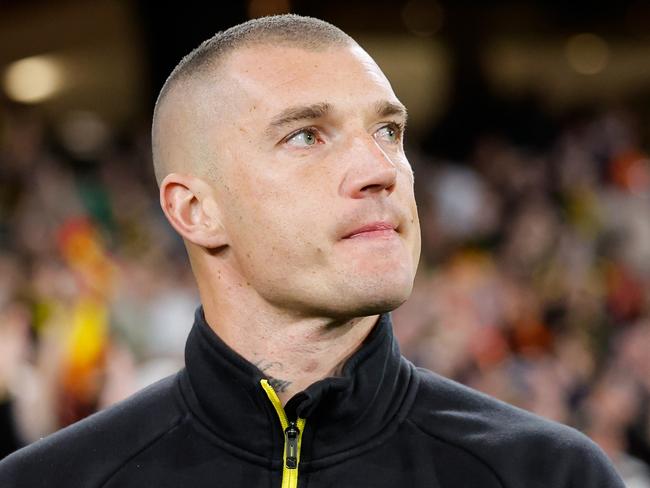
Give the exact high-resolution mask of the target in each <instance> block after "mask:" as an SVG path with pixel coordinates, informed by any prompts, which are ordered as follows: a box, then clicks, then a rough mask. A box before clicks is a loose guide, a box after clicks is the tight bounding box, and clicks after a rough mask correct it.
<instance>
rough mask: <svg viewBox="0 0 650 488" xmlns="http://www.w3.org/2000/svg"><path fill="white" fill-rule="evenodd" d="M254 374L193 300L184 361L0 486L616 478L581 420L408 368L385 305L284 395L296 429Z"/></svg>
mask: <svg viewBox="0 0 650 488" xmlns="http://www.w3.org/2000/svg"><path fill="white" fill-rule="evenodd" d="M263 378H264V375H263V373H262V372H261V371H260V370H259V369H257V368H256V367H255V366H254V365H252V364H251V363H249V362H248V361H246V360H244V359H243V358H242V357H241V356H239V355H238V354H237V353H235V352H234V351H233V350H232V349H230V348H229V347H228V346H226V345H225V344H224V343H223V342H222V341H221V340H220V339H219V338H218V337H217V336H216V335H215V334H214V332H212V330H211V329H210V328H209V326H208V325H207V324H206V322H205V318H204V317H203V312H202V310H201V309H199V310H198V311H197V314H196V320H195V324H194V327H193V329H192V331H191V333H190V336H189V339H188V342H187V346H186V368H185V369H183V370H182V371H180V372H179V373H178V374H176V375H175V376H172V377H169V378H167V379H164V380H162V381H160V382H158V383H156V384H154V385H152V386H150V387H148V388H146V389H145V390H143V391H141V392H139V393H137V394H136V395H134V396H132V397H131V398H129V399H127V400H125V401H123V402H121V403H119V404H117V405H115V406H113V407H111V408H109V409H107V410H105V411H102V412H99V413H97V414H95V415H93V416H91V417H89V418H87V419H85V420H83V421H81V422H78V423H77V424H75V425H72V426H70V427H68V428H66V429H63V430H61V431H59V432H57V433H55V434H53V435H51V436H49V437H47V438H45V439H42V440H40V441H38V442H36V443H34V444H32V445H30V446H28V447H26V448H24V449H22V450H21V451H18V452H17V453H14V454H13V455H11V456H9V457H8V458H6V459H5V460H3V461H2V462H0V486H1V487H2V488H15V487H16V488H17V487H20V488H38V487H61V488H64V487H65V488H82V487H83V488H99V487H103V488H117V487H119V488H129V487H137V488H146V487H152V488H154V487H155V488H164V487H188V488H208V487H209V488H219V487H224V488H225V487H228V488H230V487H242V488H276V487H277V488H280V487H291V486H299V487H310V488H321V487H336V488H352V487H377V488H380V487H391V488H395V487H428V488H438V487H439V488H493V487H494V488H496V487H500V488H506V487H507V488H542V487H543V488H569V487H572V488H623V483H622V481H621V480H620V479H619V477H618V476H617V475H616V473H615V472H614V470H613V468H612V466H611V465H610V463H609V462H608V460H607V459H606V458H605V456H604V454H603V453H602V452H601V451H600V450H599V449H598V448H597V447H596V446H595V445H594V444H593V443H592V442H591V441H590V440H588V439H587V438H586V437H585V436H583V435H582V434H580V433H578V432H577V431H575V430H573V429H571V428H568V427H565V426H562V425H559V424H556V423H552V422H548V421H545V420H542V419H540V418H538V417H536V416H534V415H531V414H529V413H526V412H524V411H522V410H519V409H517V408H514V407H511V406H509V405H507V404H504V403H501V402H499V401H497V400H494V399H492V398H490V397H487V396H484V395H482V394H480V393H477V392H475V391H473V390H471V389H469V388H466V387H464V386H461V385H459V384H457V383H454V382H452V381H449V380H447V379H444V378H442V377H440V376H437V375H435V374H432V373H431V372H429V371H426V370H422V369H417V368H415V367H414V366H413V365H412V364H411V363H409V362H408V361H407V360H406V359H404V358H403V357H402V356H401V355H400V352H399V348H398V346H397V343H396V341H395V339H394V338H393V334H392V329H391V323H390V318H389V316H388V315H384V316H382V317H381V319H380V320H379V321H378V323H377V325H376V326H375V328H374V329H373V331H372V332H371V333H370V335H369V336H368V338H367V339H366V341H365V342H364V344H363V346H362V347H361V348H360V349H359V350H358V351H357V352H356V353H355V354H354V355H353V356H352V357H351V358H350V359H349V360H348V362H347V363H346V365H345V367H344V369H343V374H342V376H341V377H336V378H327V379H325V380H322V381H319V382H317V383H315V384H313V385H311V386H310V387H309V388H307V389H306V390H305V391H303V392H302V393H299V394H297V395H296V396H294V397H293V398H292V399H291V400H290V401H289V402H288V403H287V405H286V414H287V416H288V417H289V418H288V421H292V420H294V419H295V418H296V417H300V418H302V419H306V421H305V422H306V423H305V425H304V428H303V429H302V431H301V432H299V433H298V432H297V431H296V429H295V427H296V426H297V427H303V425H302V421H301V422H300V423H298V424H297V425H296V426H294V425H293V424H291V425H290V430H291V431H290V432H289V436H288V437H291V438H293V437H295V441H294V440H292V439H290V440H289V441H288V442H287V435H286V434H285V432H283V429H282V428H281V424H280V420H279V417H278V412H276V408H275V407H274V405H273V403H272V402H271V401H270V398H271V397H273V396H274V395H273V394H271V395H270V396H269V394H267V392H266V391H265V389H264V388H263V387H262V385H261V380H263ZM276 398H277V397H276ZM298 441H300V442H298ZM286 445H288V447H289V449H294V448H295V449H294V451H292V452H290V453H289V454H288V455H287V449H286ZM298 448H300V449H299V457H298V452H297V449H298ZM294 458H296V459H294ZM296 463H297V464H298V467H297V468H291V467H287V465H290V466H293V465H295V464H296ZM296 474H297V477H296ZM283 476H284V478H285V481H284V483H285V484H283ZM296 479H297V485H296V484H295V482H296Z"/></svg>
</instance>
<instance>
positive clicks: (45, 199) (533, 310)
mask: <svg viewBox="0 0 650 488" xmlns="http://www.w3.org/2000/svg"><path fill="white" fill-rule="evenodd" d="M288 11H291V12H295V13H300V14H305V15H314V16H317V17H320V18H323V19H325V20H328V21H331V22H333V23H334V24H336V25H338V26H340V27H341V28H343V29H344V30H345V31H346V32H348V33H350V34H351V35H352V36H353V37H355V38H356V39H357V40H358V41H359V42H360V43H361V44H362V46H364V47H365V48H366V49H367V50H368V51H369V52H370V54H371V55H373V56H374V57H375V59H376V60H377V61H378V63H379V65H380V66H381V67H382V69H384V71H385V72H386V73H387V75H388V77H389V79H390V80H391V81H392V82H393V85H394V88H395V90H396V92H397V94H398V96H399V97H400V98H401V99H402V101H403V102H404V103H405V104H406V105H407V107H408V109H409V112H410V120H409V130H408V134H407V139H406V144H407V154H408V155H409V158H410V160H411V163H412V165H413V167H414V170H415V174H416V187H417V195H418V199H419V209H420V216H421V223H422V230H423V257H422V262H421V266H420V270H419V273H418V277H417V281H416V286H415V291H414V293H413V296H412V298H411V299H410V300H409V301H408V302H407V303H406V304H405V305H404V306H402V307H401V308H400V309H398V310H397V311H396V312H395V313H394V321H395V329H396V334H397V336H398V338H399V340H400V344H401V347H402V350H403V352H404V354H405V355H406V356H407V357H409V358H410V359H411V360H412V361H413V362H415V363H416V364H418V365H421V366H424V367H427V368H430V369H432V370H434V371H437V372H439V373H441V374H444V375H446V376H449V377H451V378H454V379H457V380H459V381H461V382H463V383H466V384H468V385H470V386H472V387H474V388H477V389H479V390H482V391H485V392H487V393H489V394H491V395H494V396H496V397H498V398H501V399H503V400H506V401H508V402H511V403H513V404H515V405H518V406H521V407H522V408H525V409H528V410H531V411H533V412H536V413H538V414H540V415H543V416H545V417H548V418H551V419H554V420H558V421H560V422H564V423H568V424H570V425H573V426H575V427H577V428H579V429H580V430H582V431H584V432H585V433H587V434H588V435H589V436H591V437H592V439H594V440H595V441H596V442H598V443H599V444H600V445H601V447H602V448H603V449H604V450H605V451H606V452H607V454H608V455H609V456H610V457H611V458H612V460H613V461H614V463H615V464H616V466H617V468H618V469H619V471H620V472H621V473H622V474H623V476H624V477H625V479H626V483H627V485H628V486H629V487H632V488H640V487H650V159H649V156H648V148H649V147H648V143H649V142H650V123H649V122H650V2H642V1H619V2H602V3H599V2H587V1H584V0H579V1H576V2H559V1H545V2H542V1H537V2H535V1H531V0H528V1H505V0H504V1H495V2H469V1H466V0H456V1H451V0H449V1H444V2H434V1H424V0H410V1H403V0H396V1H391V2H386V1H350V0H348V1H338V0H337V1H328V2H307V1H298V0H296V1H289V0H284V1H283V0H273V1H271V0H269V1H260V0H251V1H248V2H243V1H240V2H236V1H234V2H223V4H220V3H219V2H211V3H208V2H199V1H198V0H186V1H183V2H153V1H151V2H146V1H127V0H121V1H120V0H97V1H92V2H89V1H80V0H60V1H37V0H23V1H21V0H10V1H7V0H4V1H0V77H1V78H0V83H1V85H0V103H1V105H0V449H1V452H0V455H4V454H6V453H8V452H10V451H11V450H13V449H15V448H16V447H18V446H20V445H23V444H24V443H27V442H30V441H32V440H34V439H37V438H38V437H41V436H43V435H46V434H48V433H50V432H52V431H54V430H56V429H58V428H60V427H62V426H64V425H67V424H69V423H70V422H73V421H75V420H78V419H80V418H82V417H83V416H86V415H88V414H89V413H91V412H93V411H95V410H97V409H99V408H103V407H105V406H107V405H109V404H111V403H114V402H115V401H118V400H119V399H121V398H123V397H124V396H126V395H128V394H130V393H131V392H133V391H135V390H136V389H138V388H140V387H142V386H144V385H146V384H148V383H150V382H152V381H154V380H155V379H157V378H159V377H161V376H164V375H166V374H169V373H171V372H173V371H175V370H176V369H177V368H178V367H180V365H181V364H182V355H183V345H184V338H185V334H186V333H187V331H188V328H189V326H190V325H191V319H192V315H193V309H194V307H195V306H196V305H197V303H198V299H197V294H196V290H195V287H194V284H193V280H192V276H191V274H190V270H189V266H188V264H187V259H186V256H185V251H184V248H183V246H182V243H181V242H180V240H179V239H178V238H177V237H176V236H175V235H174V234H173V233H172V231H171V229H170V227H169V226H168V225H167V223H166V221H165V220H164V218H163V216H162V213H161V211H160V210H159V208H158V203H157V192H156V186H155V182H154V179H153V176H152V169H151V160H150V159H151V156H150V142H149V124H150V114H151V110H152V106H153V102H154V101H155V97H156V95H157V92H158V89H159V88H160V86H161V85H162V83H163V81H164V79H165V78H166V76H167V74H168V73H169V72H170V71H171V69H172V68H173V66H174V65H175V63H176V62H177V61H178V60H179V59H180V57H181V56H183V55H184V54H186V53H187V52H189V51H190V50H191V49H192V48H193V47H195V46H196V45H197V44H198V43H199V42H200V41H201V40H203V39H205V38H206V37H208V36H210V35H211V34H212V33H214V32H215V31H217V30H221V29H224V28H227V27H228V26H230V25H233V24H235V23H238V22H241V21H243V20H245V19H247V18H250V17H256V16H260V15H266V14H273V13H282V12H288ZM287 191H291V190H290V189H287Z"/></svg>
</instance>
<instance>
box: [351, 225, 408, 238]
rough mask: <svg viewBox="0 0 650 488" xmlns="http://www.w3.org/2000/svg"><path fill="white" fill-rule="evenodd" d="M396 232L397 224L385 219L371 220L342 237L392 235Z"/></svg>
mask: <svg viewBox="0 0 650 488" xmlns="http://www.w3.org/2000/svg"><path fill="white" fill-rule="evenodd" d="M395 234H397V226H396V225H394V224H392V223H390V222H386V221H379V222H372V223H370V224H366V225H363V226H361V227H359V228H357V229H354V230H353V231H352V232H349V233H348V234H347V235H345V236H344V237H343V238H344V239H359V238H369V237H370V238H373V237H375V238H376V237H393V236H394V235H395Z"/></svg>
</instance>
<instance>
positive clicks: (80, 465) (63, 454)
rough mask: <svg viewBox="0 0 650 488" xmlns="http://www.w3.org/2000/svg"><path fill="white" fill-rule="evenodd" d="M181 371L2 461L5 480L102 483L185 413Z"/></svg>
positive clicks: (6, 486)
mask: <svg viewBox="0 0 650 488" xmlns="http://www.w3.org/2000/svg"><path fill="white" fill-rule="evenodd" d="M180 374H181V373H178V374H177V375H172V376H169V377H167V378H164V379H162V380H160V381H158V382H156V383H154V384H152V385H150V386H148V387H147V388H145V389H143V390H141V391H139V392H137V393H135V394H134V395H132V396H131V397H129V398H127V399H126V400H123V401H121V402H119V403H117V404H115V405H113V406H111V407H109V408H107V409H106V410H102V411H100V412H97V413H95V414H93V415H91V416H89V417H87V418H85V419H83V420H81V421H79V422H77V423H75V424H72V425H70V426H68V427H66V428H64V429H62V430H60V431H58V432H55V433H54V434H52V435H49V436H47V437H45V438H43V439H40V440H38V441H36V442H34V443H33V444H30V445H28V446H26V447H24V448H23V449H20V450H19V451H17V452H15V453H13V454H11V455H9V456H7V457H6V458H5V459H3V460H2V461H0V486H2V487H3V488H23V487H30V488H38V487H46V486H47V487H54V486H61V487H64V486H65V487H66V488H73V487H84V488H86V487H88V488H90V487H99V486H101V485H102V483H104V482H105V481H106V479H107V478H108V477H110V475H111V474H112V473H114V472H115V471H116V470H118V469H119V468H120V467H121V466H122V464H124V463H125V462H126V461H128V460H129V459H130V458H131V457H132V456H134V455H135V454H137V453H138V452H140V451H141V450H143V449H145V448H146V447H148V446H149V445H151V444H153V443H155V442H156V440H157V439H159V438H160V437H161V436H163V435H164V434H165V433H166V432H168V431H169V430H170V429H172V428H173V427H174V426H175V425H176V424H178V423H179V422H180V420H181V419H182V418H183V413H184V409H183V407H182V403H181V398H180V392H179V389H178V385H177V381H178V379H177V377H178V375H180Z"/></svg>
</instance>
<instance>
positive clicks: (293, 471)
mask: <svg viewBox="0 0 650 488" xmlns="http://www.w3.org/2000/svg"><path fill="white" fill-rule="evenodd" d="M260 384H261V385H262V388H264V391H265V392H266V395H267V396H268V397H269V400H271V403H272V404H273V407H274V408H275V411H276V412H277V414H278V418H279V419H280V425H281V426H282V431H283V432H284V454H283V455H282V488H297V486H298V464H299V463H300V445H301V441H302V433H303V432H304V431H305V419H301V418H297V419H296V420H289V419H288V418H287V413H286V412H285V411H284V407H282V402H281V401H280V399H279V398H278V395H277V393H276V392H275V390H274V389H273V387H272V386H271V385H270V384H269V382H268V381H267V380H265V379H262V380H260Z"/></svg>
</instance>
